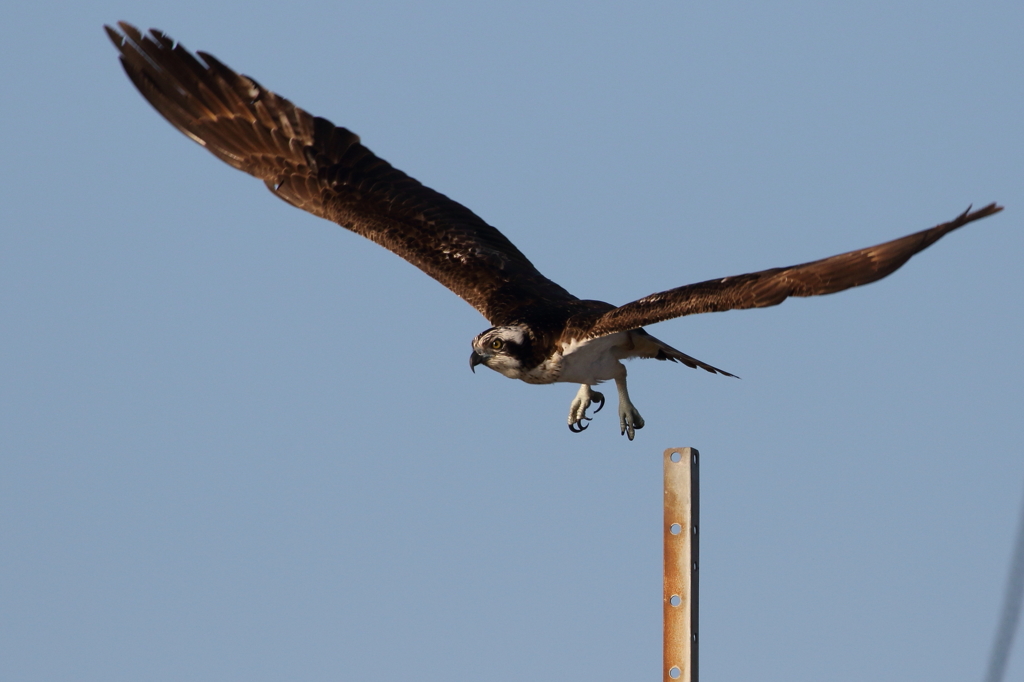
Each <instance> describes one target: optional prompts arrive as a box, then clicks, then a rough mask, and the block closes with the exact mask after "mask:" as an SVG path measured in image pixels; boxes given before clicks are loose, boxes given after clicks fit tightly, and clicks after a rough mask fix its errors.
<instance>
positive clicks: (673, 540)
mask: <svg viewBox="0 0 1024 682" xmlns="http://www.w3.org/2000/svg"><path fill="white" fill-rule="evenodd" d="M699 458H700V455H699V453H698V452H697V450H696V449H695V448H670V449H668V450H666V451H665V527H664V535H665V581H664V594H663V596H662V599H663V602H664V604H663V612H664V619H665V620H664V623H665V625H664V638H665V639H664V645H663V646H664V648H663V652H664V655H663V659H662V679H663V680H664V682H697V562H698V560H699V557H700V553H699V552H698V549H699V546H700V545H699V543H698V535H697V531H698V529H699V524H700V477H699V471H700V469H699V466H698V465H699V462H700V459H699Z"/></svg>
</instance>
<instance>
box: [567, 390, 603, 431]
mask: <svg viewBox="0 0 1024 682" xmlns="http://www.w3.org/2000/svg"><path fill="white" fill-rule="evenodd" d="M592 403H597V409H596V410H594V414H597V413H598V412H600V411H601V408H602V407H604V395H602V394H600V393H598V392H597V391H592V390H591V389H590V386H587V385H586V384H583V385H582V386H580V390H579V392H578V393H577V394H576V397H575V398H573V401H572V405H570V406H569V430H570V431H572V432H573V433H583V432H584V431H586V430H587V427H588V426H589V424H584V423H583V422H588V421H590V417H588V416H587V408H588V407H590V405H591V404H592Z"/></svg>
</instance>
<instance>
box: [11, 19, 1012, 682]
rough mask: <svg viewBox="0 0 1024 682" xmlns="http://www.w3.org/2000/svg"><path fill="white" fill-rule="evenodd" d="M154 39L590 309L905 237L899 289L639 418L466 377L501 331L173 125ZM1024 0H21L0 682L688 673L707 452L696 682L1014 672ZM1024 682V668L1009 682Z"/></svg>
mask: <svg viewBox="0 0 1024 682" xmlns="http://www.w3.org/2000/svg"><path fill="white" fill-rule="evenodd" d="M119 19H124V20H128V21H131V22H133V23H135V24H137V25H139V26H141V27H149V26H156V27H160V28H162V29H164V30H166V31H167V32H169V33H170V34H171V35H172V36H173V37H174V38H176V39H178V40H180V41H182V42H183V43H184V44H185V45H186V46H187V47H189V48H191V49H202V50H207V51H210V52H212V53H213V54H215V55H217V56H218V57H219V58H220V59H221V60H223V61H225V62H226V63H227V64H229V65H230V66H232V67H233V68H235V69H237V70H239V71H242V72H244V73H247V74H250V75H252V76H254V77H255V78H257V79H258V80H259V81H260V82H262V83H263V84H264V85H266V86H267V87H269V88H271V89H273V90H275V91H277V92H278V93H280V94H282V95H284V96H286V97H289V98H291V99H292V100H293V101H295V102H296V103H297V104H299V105H300V106H302V107H304V108H306V109H307V110H309V111H311V112H313V113H315V114H318V115H321V116H325V117H327V118H329V119H331V120H332V121H334V122H335V123H337V124H339V125H344V126H347V127H349V128H350V129H352V130H353V131H355V132H357V133H358V134H359V135H361V136H362V139H363V142H364V143H365V144H366V145H367V146H369V147H370V148H371V149H372V150H374V151H375V152H376V153H377V154H379V155H380V156H382V157H383V158H385V159H387V160H389V161H391V162H392V163H394V164H395V165H396V166H397V167H399V168H401V169H403V170H405V171H406V172H408V173H409V174H411V175H413V176H414V177H416V178H418V179H420V180H421V181H423V182H424V183H426V184H427V185H429V186H431V187H433V188H435V189H437V190H439V191H441V192H443V193H445V194H447V195H449V196H451V197H453V198H454V199H456V200H458V201H460V202H462V203H464V204H466V205H467V206H469V207H470V208H472V209H473V210H474V211H476V212H477V213H478V214H479V215H481V216H482V217H484V218H485V219H486V220H488V221H489V222H491V223H492V224H494V225H496V226H497V227H499V228H500V229H502V230H503V231H504V232H505V233H506V234H507V235H508V236H509V237H510V238H511V239H512V240H513V241H514V242H515V243H516V244H517V245H518V246H519V247H520V248H521V249H522V250H523V251H524V252H525V253H526V254H528V255H529V256H530V257H531V258H532V259H533V261H534V263H535V264H536V265H537V266H538V267H539V268H540V270H541V271H542V272H544V273H545V274H546V275H548V276H549V277H551V278H552V279H554V280H556V281H558V282H560V283H561V284H563V285H564V286H566V287H567V288H568V289H570V290H571V291H573V292H574V293H576V294H577V295H580V296H583V297H587V298H598V299H603V300H608V301H611V302H614V303H624V302H627V301H630V300H633V299H636V298H639V297H640V296H643V295H646V294H649V293H652V292H654V291H659V290H662V289H666V288H669V287H672V286H678V285H680V284H684V283H688V282H694V281H700V280H703V279H709V278H712V277H721V276H726V275H734V274H740V273H743V272H748V271H751V270H758V269H762V268H766V267H772V266H780V265H790V264H794V263H799V262H803V261H806V260H811V259H814V258H818V257H823V256H827V255H832V254H834V253H838V252H841V251H845V250H849V249H853V248H859V247H863V246H867V245H870V244H874V243H877V242H880V241H885V240H888V239H891V238H894V237H897V236H901V235H903V234H905V233H908V232H912V231H915V230H919V229H923V228H925V227H930V226H932V225H934V224H936V223H939V222H943V221H945V220H948V219H950V218H952V217H953V216H955V215H956V214H958V213H959V212H961V211H962V210H963V209H964V208H966V207H967V205H968V204H970V203H972V202H973V203H974V204H975V205H976V206H980V205H984V204H986V203H988V202H990V201H998V202H1000V203H1002V204H1004V205H1005V206H1006V207H1007V209H1006V211H1004V212H1003V213H1002V214H1001V215H999V216H996V217H993V218H989V219H987V220H984V221H982V222H980V223H977V224H974V225H971V226H970V227H967V228H965V229H964V230H962V231H960V232H957V233H955V234H953V235H951V236H949V237H947V238H946V239H944V240H942V241H941V242H939V243H938V244H936V245H935V246H934V247H932V248H931V249H929V250H928V251H926V252H924V253H923V254H921V255H919V256H917V257H916V258H914V259H913V260H912V261H911V262H910V263H909V264H908V265H907V266H906V267H905V268H904V269H903V270H901V271H899V272H898V273H896V274H895V275H893V276H892V277H890V278H889V279H887V280H884V281H882V282H880V283H878V284H874V285H871V286H869V287H865V288H863V289H858V290H854V291H848V292H844V293H841V294H837V295H835V296H828V297H823V298H818V299H811V300H796V301H790V302H787V303H785V304H784V305H782V306H780V307H778V308H771V309H767V310H757V311H739V312H730V313H724V314H717V315H705V316H696V317H692V318H685V319H681V320H675V321H672V322H667V323H663V324H660V325H657V326H656V327H652V329H651V330H652V332H654V333H656V334H657V335H658V336H659V337H661V338H663V339H665V340H666V341H667V342H669V343H671V344H672V345H674V346H676V347H678V348H680V349H682V350H684V351H685V352H687V353H690V354H692V355H694V356H696V357H698V358H700V359H702V360H705V361H707V362H709V363H712V364H714V365H716V366H719V367H722V368H724V369H727V370H729V371H731V372H734V373H736V374H738V375H740V376H741V377H743V379H742V380H734V379H728V378H722V377H716V376H712V375H708V374H705V373H704V372H699V371H694V370H689V369H687V368H685V367H681V366H678V365H668V364H667V363H655V362H646V363H644V362H636V363H633V364H632V365H630V380H631V382H630V386H631V393H632V396H633V399H634V402H635V403H636V405H637V407H638V409H639V410H640V411H641V412H642V413H643V415H644V417H645V418H646V420H647V424H648V425H647V427H646V428H644V429H643V430H642V431H640V432H639V433H638V434H637V439H636V440H635V441H634V442H632V443H629V442H627V441H626V440H625V439H624V438H622V437H620V436H619V433H618V428H617V425H616V420H615V418H614V407H612V408H611V410H608V409H606V410H605V412H602V413H601V414H599V415H598V416H597V418H596V419H595V420H594V421H593V423H592V425H591V428H590V429H589V430H588V431H587V432H586V433H585V434H582V435H573V434H571V433H570V432H569V431H568V429H567V428H566V425H565V416H566V413H567V411H568V407H569V403H570V401H571V399H572V396H573V394H574V392H575V390H576V389H575V387H573V386H569V385H556V386H546V387H535V386H527V385H525V384H522V383H518V382H513V381H509V380H507V379H505V378H503V377H501V376H499V375H498V374H496V373H493V372H488V371H478V372H477V373H476V374H475V375H474V374H472V373H470V371H469V368H468V366H467V357H468V355H469V351H470V346H469V342H470V340H471V339H472V337H473V336H474V335H476V334H477V333H478V332H479V331H481V330H482V329H484V328H485V327H486V326H487V323H486V321H485V320H483V318H481V317H480V316H479V314H478V313H477V312H476V311H474V310H473V309H472V308H470V307H469V306H468V305H466V304H465V303H463V302H462V301H460V300H459V299H458V298H456V297H455V296H453V295H452V294H450V293H449V292H448V291H447V290H445V289H444V288H443V287H441V286H440V285H438V284H436V283H435V282H434V281H433V280H430V279H429V278H427V277H426V276H425V275H423V274H422V273H420V272H419V271H418V270H416V269H415V268H413V267H411V266H409V265H408V264H407V263H405V262H403V261H402V260H400V259H399V258H397V257H395V256H393V255H391V254H389V253H387V252H386V251H384V250H383V249H381V248H379V247H377V246H375V245H373V244H371V243H370V242H368V241H366V240H363V239H361V238H358V237H356V236H355V235H352V234H350V233H347V232H345V231H344V230H342V229H341V228H338V227H336V226H334V225H332V224H330V223H327V222H325V221H320V220H318V219H316V218H313V217H311V216H309V215H306V214H304V213H301V212H300V211H297V210H295V209H293V208H291V207H290V206H288V205H286V204H284V203H283V202H281V201H278V200H276V199H275V198H274V197H272V196H271V195H270V194H269V193H268V192H267V191H266V190H265V188H264V187H263V186H262V184H261V183H259V182H258V181H256V180H254V179H252V178H250V177H248V176H245V175H243V174H241V173H238V172H237V171H234V170H232V169H230V168H229V167H227V166H226V165H224V164H222V163H221V162H219V161H217V160H216V159H215V158H213V157H212V156H211V155H209V154H208V153H206V152H204V151H203V150H202V149H201V148H200V147H198V146H197V145H195V144H193V143H191V142H190V141H189V140H187V139H186V138H185V137H183V136H182V135H180V134H179V133H178V132H176V131H175V130H174V129H173V128H172V127H171V126H169V125H168V124H167V123H166V122H164V121H163V120H162V119H161V118H160V117H159V116H158V115H157V114H156V113H155V112H154V111H152V110H151V108H150V107H149V105H148V104H146V103H145V102H144V101H143V99H142V98H141V97H140V96H139V95H138V94H137V93H136V92H135V90H134V88H133V87H132V86H131V85H130V83H129V82H128V80H127V78H126V77H125V76H124V74H123V72H122V71H121V68H120V66H119V65H118V63H117V59H116V57H115V50H114V48H113V47H112V46H111V45H110V44H109V42H108V41H107V38H106V36H105V35H104V34H103V32H102V30H101V25H102V24H103V23H111V22H114V21H117V20H119ZM1021 36H1024V5H1022V4H1021V3H1020V2H1009V1H1004V2H996V1H988V0H980V1H975V2H941V1H940V2H934V1H932V2H892V1H891V0H890V1H887V2H875V1H873V0H869V1H866V2H859V3H845V4H843V5H842V6H836V5H835V3H820V2H774V3H768V4H766V3H753V2H748V3H737V2H716V3H693V2H636V3H608V2H590V3H566V2H556V1H551V0H549V1H547V2H529V3H517V4H511V3H492V2H454V1H452V2H436V3H425V2H422V3H413V2H384V1H381V0H375V1H374V2H307V1H305V0H298V1H297V2H291V3H286V4H281V3H260V2H247V3H241V2H216V1H214V2H198V1H195V0H182V1H179V2H174V3H169V2H163V3H154V2H147V1H141V2H140V1H138V0H133V1H132V2H124V1H120V2H86V3H78V2H76V3H72V2H63V3H59V2H45V1H44V2H39V3H13V4H9V6H7V7H5V9H4V21H3V22H2V23H0V45H2V48H0V50H2V55H3V56H2V64H3V68H2V69H0V86H2V89H0V92H3V93H4V94H3V96H2V97H0V120H2V121H3V122H4V127H5V130H6V134H5V136H4V146H3V151H4V154H3V157H4V158H3V163H2V165H0V174H2V180H3V181H2V182H0V206H2V209H0V215H2V221H0V547H2V548H3V549H2V551H0V678H3V679H5V680H19V681H20V680H25V681H35V680H90V681H91V680H97V681H103V682H116V681H121V680H124V681H133V682H134V681H136V680H168V681H170V680H246V681H247V682H256V681H260V680H285V679H293V680H370V679H397V678H399V677H408V678H410V679H416V680H439V681H440V680H445V681H448V680H471V679H484V678H486V679H489V680H499V681H504V680H509V681H511V680H517V681H518V680H609V681H613V680H615V681H617V680H647V679H658V675H659V674H660V673H659V670H660V655H661V653H660V652H661V643H660V628H661V601H660V599H661V563H660V562H661V547H660V514H661V490H660V485H661V452H662V450H663V449H665V448H667V447H674V446H684V445H692V446H695V447H698V448H699V449H700V451H701V453H702V464H703V466H702V483H703V489H702V501H703V509H702V518H703V534H702V542H703V544H702V558H703V566H702V571H701V574H702V575H701V589H702V593H701V618H702V620H701V626H702V641H701V672H702V673H703V679H705V680H755V679H756V680H786V681H793V680H800V681H803V680H806V681H818V680H830V681H836V682H841V681H846V680H850V681H852V680H858V681H860V680H875V681H879V682H883V681H893V682H896V681H899V682H904V681H906V680H930V681H943V680H949V681H954V680H955V681H957V682H961V681H963V680H977V679H981V676H982V674H983V672H984V667H985V662H986V659H987V657H988V654H989V646H990V644H991V640H992V635H993V632H994V629H995V625H996V619H997V616H998V610H999V602H1000V598H1001V595H1002V591H1003V585H1004V581H1005V577H1006V576H1005V572H1006V569H1007V564H1008V561H1009V557H1010V552H1011V545H1012V539H1013V535H1014V530H1015V524H1016V517H1017V514H1018V510H1019V508H1020V504H1021V497H1022V494H1024V411H1022V405H1024V361H1022V359H1021V351H1022V349H1024V322H1022V320H1021V312H1022V305H1021V299H1022V293H1024V268H1022V267H1021V260H1022V256H1024V230H1022V229H1021V228H1022V225H1021V218H1020V216H1021V215H1024V134H1022V128H1021V122H1022V120H1024V67H1022V65H1024V40H1022V38H1021ZM1022 677H1024V646H1021V645H1019V644H1018V646H1017V650H1016V653H1015V658H1014V659H1013V660H1012V661H1011V668H1010V671H1009V675H1008V679H1021V678H1022Z"/></svg>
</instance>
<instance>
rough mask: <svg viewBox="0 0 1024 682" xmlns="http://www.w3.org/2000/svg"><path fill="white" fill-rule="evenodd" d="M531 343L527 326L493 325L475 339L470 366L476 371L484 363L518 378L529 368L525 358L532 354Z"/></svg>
mask: <svg viewBox="0 0 1024 682" xmlns="http://www.w3.org/2000/svg"><path fill="white" fill-rule="evenodd" d="M531 345H532V339H531V337H530V334H529V333H528V331H527V329H526V327H523V326H521V325H513V326H509V327H491V328H490V329H488V330H486V331H483V332H481V333H480V334H478V335H477V337H476V338H475V339H473V353H472V355H470V356H469V368H470V369H472V370H473V371H474V372H475V371H476V366H477V365H484V366H486V367H490V368H491V369H493V370H494V371H495V372H498V373H500V374H504V375H505V376H507V377H508V378H509V379H518V378H520V376H521V375H522V373H523V372H524V371H526V369H527V367H526V366H525V363H524V360H525V359H526V358H527V357H528V356H529V354H530V351H531Z"/></svg>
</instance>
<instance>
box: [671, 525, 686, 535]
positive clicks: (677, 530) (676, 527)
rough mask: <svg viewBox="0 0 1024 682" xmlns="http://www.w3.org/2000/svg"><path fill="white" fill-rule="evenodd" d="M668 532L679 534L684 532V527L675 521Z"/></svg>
mask: <svg viewBox="0 0 1024 682" xmlns="http://www.w3.org/2000/svg"><path fill="white" fill-rule="evenodd" d="M668 532H670V533H672V535H679V534H680V533H682V532H683V527H682V526H680V525H679V524H678V523H673V524H672V525H671V526H669V527H668Z"/></svg>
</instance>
